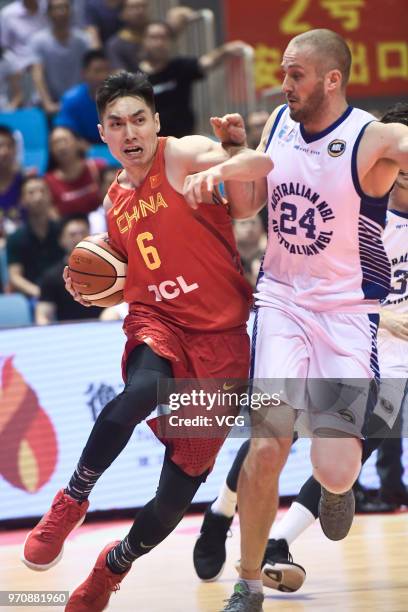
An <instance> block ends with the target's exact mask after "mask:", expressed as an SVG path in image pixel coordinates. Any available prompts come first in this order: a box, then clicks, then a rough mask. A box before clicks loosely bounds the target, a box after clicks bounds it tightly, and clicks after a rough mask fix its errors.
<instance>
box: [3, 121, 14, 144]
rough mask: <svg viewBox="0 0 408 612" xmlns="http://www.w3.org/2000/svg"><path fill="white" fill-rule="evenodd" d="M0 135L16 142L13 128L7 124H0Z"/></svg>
mask: <svg viewBox="0 0 408 612" xmlns="http://www.w3.org/2000/svg"><path fill="white" fill-rule="evenodd" d="M0 136H6V137H7V138H9V139H10V140H11V142H12V143H13V144H14V145H15V144H16V139H15V138H14V134H13V130H11V129H10V128H9V127H8V126H7V125H0Z"/></svg>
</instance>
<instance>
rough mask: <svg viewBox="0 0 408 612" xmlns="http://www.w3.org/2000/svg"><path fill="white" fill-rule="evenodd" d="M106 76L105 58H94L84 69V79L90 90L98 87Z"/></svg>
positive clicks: (107, 67)
mask: <svg viewBox="0 0 408 612" xmlns="http://www.w3.org/2000/svg"><path fill="white" fill-rule="evenodd" d="M108 76H109V63H108V61H107V60H106V59H102V58H100V59H99V58H98V59H94V60H92V62H91V63H90V64H89V65H88V67H87V68H85V70H84V80H85V82H86V83H87V84H88V85H89V87H90V88H91V89H92V90H96V89H98V87H99V86H100V85H102V83H103V81H104V80H105V79H106V78H107V77H108Z"/></svg>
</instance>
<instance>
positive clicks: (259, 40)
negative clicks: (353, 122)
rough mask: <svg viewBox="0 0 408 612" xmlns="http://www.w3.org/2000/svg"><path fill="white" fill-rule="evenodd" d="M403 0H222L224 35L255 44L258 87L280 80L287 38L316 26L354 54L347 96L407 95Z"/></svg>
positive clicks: (407, 54) (407, 48) (406, 20)
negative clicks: (343, 42)
mask: <svg viewBox="0 0 408 612" xmlns="http://www.w3.org/2000/svg"><path fill="white" fill-rule="evenodd" d="M406 6H407V5H406V0H387V2H384V0H255V1H254V2H247V0H226V23H227V35H228V38H229V39H230V40H233V39H242V40H245V41H246V42H248V43H249V44H251V45H252V46H253V47H254V48H255V80H256V87H257V89H266V88H269V87H277V86H280V85H281V82H282V72H281V68H280V63H281V60H282V54H283V51H284V50H285V48H286V46H287V44H288V42H289V40H290V39H291V38H293V37H294V36H296V35H297V34H301V33H302V32H306V31H307V30H311V29H314V28H329V29H330V30H334V31H336V32H338V34H340V35H341V36H342V37H343V38H345V39H346V41H347V43H348V44H349V46H350V49H351V52H352V55H353V66H352V72H351V78H350V86H349V94H350V95H351V96H354V97H366V96H389V95H398V94H401V95H403V94H405V95H407V93H408V35H407V34H408V16H407V12H406Z"/></svg>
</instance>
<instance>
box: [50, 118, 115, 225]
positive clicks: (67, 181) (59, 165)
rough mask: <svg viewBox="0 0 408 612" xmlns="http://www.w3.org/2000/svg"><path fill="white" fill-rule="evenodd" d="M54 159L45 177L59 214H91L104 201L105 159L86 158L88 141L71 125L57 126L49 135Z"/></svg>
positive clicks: (51, 156)
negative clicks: (102, 181)
mask: <svg viewBox="0 0 408 612" xmlns="http://www.w3.org/2000/svg"><path fill="white" fill-rule="evenodd" d="M49 150H50V161H49V167H48V172H47V173H46V175H45V180H46V182H47V185H48V187H49V189H50V192H51V196H52V201H53V205H54V208H55V212H56V213H57V216H60V217H65V216H67V215H72V214H78V213H81V214H85V215H86V214H88V213H90V212H91V211H92V210H96V209H97V208H98V206H99V204H100V181H101V171H102V169H103V168H104V167H105V166H106V162H105V161H104V160H99V159H86V158H85V147H84V143H83V142H82V141H81V140H80V139H79V138H78V137H77V136H76V134H75V133H74V132H73V131H72V130H71V129H70V128H67V127H54V128H53V129H52V131H51V133H50V137H49Z"/></svg>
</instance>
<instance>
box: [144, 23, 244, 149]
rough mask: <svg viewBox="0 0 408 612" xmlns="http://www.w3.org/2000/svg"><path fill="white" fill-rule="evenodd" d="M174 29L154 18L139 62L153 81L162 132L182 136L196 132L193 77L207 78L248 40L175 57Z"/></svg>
mask: <svg viewBox="0 0 408 612" xmlns="http://www.w3.org/2000/svg"><path fill="white" fill-rule="evenodd" d="M173 40H174V32H173V30H172V28H171V27H170V26H169V24H168V23H166V22H165V21H153V22H151V23H149V25H148V26H147V27H146V31H145V35H144V37H143V56H144V59H143V61H142V62H140V64H139V68H140V70H142V71H143V72H144V73H145V74H146V75H147V77H148V79H149V81H150V82H151V84H152V85H153V90H154V94H155V102H156V109H157V111H158V113H159V115H160V125H161V130H160V135H161V136H168V135H171V136H176V137H177V138H181V137H182V136H187V135H189V134H192V133H193V132H194V112H193V108H192V101H191V94H192V85H193V83H194V81H197V80H199V79H202V78H204V76H205V74H206V72H207V71H209V70H211V69H213V68H215V66H217V65H218V64H220V62H221V61H222V60H223V59H224V58H226V57H228V56H230V55H237V54H240V53H242V51H243V49H244V48H245V46H246V45H245V44H244V43H242V42H240V41H233V42H229V43H226V44H225V45H222V46H221V47H219V48H217V49H214V50H213V51H210V52H209V53H206V54H205V55H202V56H201V57H200V58H196V57H185V56H178V57H172V44H173Z"/></svg>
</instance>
